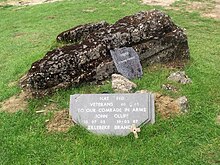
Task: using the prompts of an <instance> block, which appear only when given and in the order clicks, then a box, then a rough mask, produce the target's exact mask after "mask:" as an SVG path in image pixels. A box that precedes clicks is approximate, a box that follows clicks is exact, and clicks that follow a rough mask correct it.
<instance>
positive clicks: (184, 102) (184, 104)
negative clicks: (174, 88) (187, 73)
mask: <svg viewBox="0 0 220 165" xmlns="http://www.w3.org/2000/svg"><path fill="white" fill-rule="evenodd" d="M175 102H176V103H177V104H178V105H179V108H180V110H181V112H184V113H185V112H187V111H188V108H189V103H188V99H187V98H186V96H182V97H180V98H178V99H176V100H175Z"/></svg>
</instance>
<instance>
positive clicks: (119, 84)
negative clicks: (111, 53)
mask: <svg viewBox="0 0 220 165" xmlns="http://www.w3.org/2000/svg"><path fill="white" fill-rule="evenodd" d="M136 87H137V85H136V84H135V83H133V82H131V81H130V80H128V79H127V78H125V77H123V76H122V75H120V74H112V89H113V90H114V92H117V93H130V92H132V90H133V89H134V88H136Z"/></svg>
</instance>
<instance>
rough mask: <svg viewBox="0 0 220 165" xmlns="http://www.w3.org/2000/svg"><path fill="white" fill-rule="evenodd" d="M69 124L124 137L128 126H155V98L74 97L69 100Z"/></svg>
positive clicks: (121, 96)
mask: <svg viewBox="0 0 220 165" xmlns="http://www.w3.org/2000/svg"><path fill="white" fill-rule="evenodd" d="M70 115H71V117H72V120H73V121H74V122H75V123H77V124H79V125H82V126H83V127H85V128H86V129H87V130H89V131H91V132H93V133H97V134H106V135H119V136H126V135H128V134H129V133H130V129H131V126H132V125H134V124H135V126H136V127H139V126H141V125H142V124H146V123H151V124H153V123H154V122H155V109H154V96H153V94H151V93H145V94H75V95H71V96H70Z"/></svg>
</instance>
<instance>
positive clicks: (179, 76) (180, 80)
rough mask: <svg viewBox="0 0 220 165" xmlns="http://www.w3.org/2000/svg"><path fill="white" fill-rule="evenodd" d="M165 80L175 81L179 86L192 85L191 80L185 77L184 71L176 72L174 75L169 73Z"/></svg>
mask: <svg viewBox="0 0 220 165" xmlns="http://www.w3.org/2000/svg"><path fill="white" fill-rule="evenodd" d="M167 79H168V80H172V81H176V82H178V83H181V84H188V83H192V80H191V79H190V78H189V77H188V76H187V75H186V73H185V71H178V72H175V73H171V74H170V76H169V77H168V78H167Z"/></svg>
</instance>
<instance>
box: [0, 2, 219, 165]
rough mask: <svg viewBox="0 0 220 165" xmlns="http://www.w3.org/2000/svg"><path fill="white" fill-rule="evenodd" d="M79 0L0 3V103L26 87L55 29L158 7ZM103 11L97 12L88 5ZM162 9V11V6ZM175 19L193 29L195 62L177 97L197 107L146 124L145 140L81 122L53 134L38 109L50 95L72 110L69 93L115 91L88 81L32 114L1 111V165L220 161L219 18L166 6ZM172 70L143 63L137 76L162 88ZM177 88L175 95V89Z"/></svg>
mask: <svg viewBox="0 0 220 165" xmlns="http://www.w3.org/2000/svg"><path fill="white" fill-rule="evenodd" d="M123 2H124V1H122V0H114V1H113V0H80V1H77V0H72V1H64V2H55V3H50V4H43V5H36V6H28V7H0V18H1V19H0V25H1V32H0V33H1V34H0V59H1V60H0V93H1V94H0V101H3V100H5V99H7V98H9V97H10V96H12V95H14V94H17V93H19V92H20V90H21V89H20V88H19V87H18V86H13V87H9V84H10V83H11V82H15V81H18V80H19V78H20V77H22V75H24V74H25V73H26V72H27V71H28V69H29V68H30V66H31V64H32V62H34V61H36V60H38V59H40V58H42V57H43V56H44V54H45V53H46V52H47V51H48V50H50V49H51V48H52V47H54V46H55V45H56V43H55V38H56V35H57V34H59V33H60V32H62V31H63V30H66V29H68V28H71V27H73V26H76V25H79V24H84V23H88V22H97V21H101V20H106V21H108V22H110V23H114V22H115V21H116V20H118V19H119V18H121V17H123V16H126V15H129V14H133V13H135V12H138V11H140V10H148V9H151V8H152V7H150V6H144V5H141V4H140V3H138V1H136V0H128V1H125V2H126V4H125V5H122V3H123ZM94 8H95V9H96V10H95V11H94V12H93V13H89V12H83V10H85V9H94ZM158 8H159V9H162V8H160V7H158ZM166 12H167V13H168V14H169V15H170V16H171V17H172V19H173V20H174V22H175V23H176V24H178V25H179V26H181V27H183V28H186V31H187V34H188V39H189V46H190V52H191V61H190V63H189V64H188V65H187V66H186V68H185V71H186V73H187V74H188V75H189V76H190V78H192V81H193V83H192V84H190V85H182V86H179V88H180V91H179V93H178V94H176V95H174V97H177V96H182V95H186V96H187V97H188V98H189V102H190V112H189V113H188V114H186V115H184V116H180V117H176V118H172V119H169V120H163V119H161V118H160V116H159V115H158V114H157V120H156V123H155V124H154V125H146V126H144V127H143V128H142V132H141V133H140V137H139V139H137V140H135V139H134V137H133V136H132V135H129V136H127V137H108V136H98V135H94V134H92V133H89V132H87V131H86V130H84V129H83V128H81V127H79V126H75V127H72V128H71V129H70V130H69V131H68V132H67V133H47V131H46V128H45V120H46V119H48V118H50V116H51V114H47V115H42V114H36V113H35V111H36V110H39V109H41V108H43V106H44V105H45V104H49V103H50V102H51V101H53V102H56V103H57V104H58V107H59V108H60V109H63V108H68V106H69V95H70V94H74V93H101V92H103V91H111V89H110V87H111V85H110V83H109V82H108V83H106V84H105V85H102V86H99V87H97V86H90V85H88V84H84V85H82V86H81V87H79V88H72V89H69V90H62V91H59V92H57V93H56V94H54V95H53V96H51V97H46V98H44V99H33V100H30V101H29V109H28V111H26V112H17V113H15V114H8V113H4V112H2V113H0V164H10V165H11V164H138V165H141V164H162V165H164V164H180V165H182V164H218V163H219V161H220V149H219V147H220V146H219V144H220V138H219V136H220V126H218V125H216V123H215V118H216V116H217V114H218V113H220V65H219V63H220V37H219V36H220V29H219V27H220V21H216V20H212V19H208V18H202V17H200V16H199V14H198V13H187V12H181V11H171V10H166ZM170 72H172V71H171V70H169V69H167V68H164V67H162V66H158V67H156V69H153V68H152V67H146V66H145V68H144V76H143V78H142V79H140V80H135V82H136V83H137V84H138V89H148V90H152V91H161V92H164V91H162V90H161V85H162V84H163V83H167V82H168V81H167V80H166V77H167V76H168V75H169V73H170ZM168 94H170V93H168Z"/></svg>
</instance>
